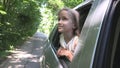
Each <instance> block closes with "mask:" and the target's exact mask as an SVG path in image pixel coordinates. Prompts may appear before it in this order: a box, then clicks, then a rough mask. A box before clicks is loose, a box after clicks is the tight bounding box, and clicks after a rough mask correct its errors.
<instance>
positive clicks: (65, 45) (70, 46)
mask: <svg viewBox="0 0 120 68" xmlns="http://www.w3.org/2000/svg"><path fill="white" fill-rule="evenodd" d="M75 42H78V36H74V37H73V38H72V39H71V40H70V41H69V42H68V43H66V42H65V40H64V36H63V34H61V35H60V45H61V47H63V48H66V49H68V50H70V51H72V52H74V50H75V47H76V45H77V43H75Z"/></svg>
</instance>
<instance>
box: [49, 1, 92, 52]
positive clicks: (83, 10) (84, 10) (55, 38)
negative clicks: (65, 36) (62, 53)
mask: <svg viewBox="0 0 120 68" xmlns="http://www.w3.org/2000/svg"><path fill="white" fill-rule="evenodd" d="M91 5H92V1H88V2H87V3H86V5H84V6H79V8H74V9H76V10H77V11H78V12H79V14H80V22H79V27H80V28H79V31H81V29H82V27H83V25H84V22H85V19H86V17H87V15H88V12H89V10H90V8H91ZM59 35H60V33H59V32H58V31H57V25H56V26H55V28H54V29H53V31H52V32H51V34H50V37H49V39H50V42H51V44H52V45H53V49H54V50H55V51H56V50H57V49H58V48H59V47H60V45H59Z"/></svg>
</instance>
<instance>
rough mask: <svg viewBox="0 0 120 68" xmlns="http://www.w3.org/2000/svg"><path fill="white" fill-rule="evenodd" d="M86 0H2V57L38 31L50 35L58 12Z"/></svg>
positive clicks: (0, 45)
mask: <svg viewBox="0 0 120 68" xmlns="http://www.w3.org/2000/svg"><path fill="white" fill-rule="evenodd" d="M83 1H84V0H0V58H1V57H5V56H6V55H8V54H9V51H10V50H13V49H14V48H15V47H17V46H19V45H20V44H22V43H23V42H24V41H25V40H26V39H28V38H29V37H31V36H32V35H33V34H34V33H35V32H36V31H40V32H43V33H45V34H47V35H49V33H50V31H51V30H52V29H53V27H54V26H55V24H56V23H57V17H56V15H57V12H58V11H59V10H60V9H61V8H63V7H69V8H74V7H75V6H77V5H79V4H80V3H81V2H83Z"/></svg>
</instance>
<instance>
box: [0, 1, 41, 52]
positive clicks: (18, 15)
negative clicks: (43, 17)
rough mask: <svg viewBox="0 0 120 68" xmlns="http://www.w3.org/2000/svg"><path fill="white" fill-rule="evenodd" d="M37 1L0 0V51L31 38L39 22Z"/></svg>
mask: <svg viewBox="0 0 120 68" xmlns="http://www.w3.org/2000/svg"><path fill="white" fill-rule="evenodd" d="M39 3H40V2H39V1H38V0H0V50H1V51H2V50H6V49H10V48H11V47H12V48H13V47H14V46H16V44H18V43H20V42H21V41H22V40H25V39H26V38H27V37H29V36H32V35H33V34H34V33H35V32H36V30H37V28H38V25H39V22H40V12H39V9H40V7H39Z"/></svg>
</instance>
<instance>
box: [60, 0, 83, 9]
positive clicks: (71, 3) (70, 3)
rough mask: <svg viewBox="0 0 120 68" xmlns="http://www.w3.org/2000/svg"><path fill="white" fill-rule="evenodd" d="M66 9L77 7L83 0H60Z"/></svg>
mask: <svg viewBox="0 0 120 68" xmlns="http://www.w3.org/2000/svg"><path fill="white" fill-rule="evenodd" d="M62 1H63V2H64V4H65V6H66V7H69V8H74V7H75V6H77V5H79V4H80V3H81V2H83V1H84V0H62Z"/></svg>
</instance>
